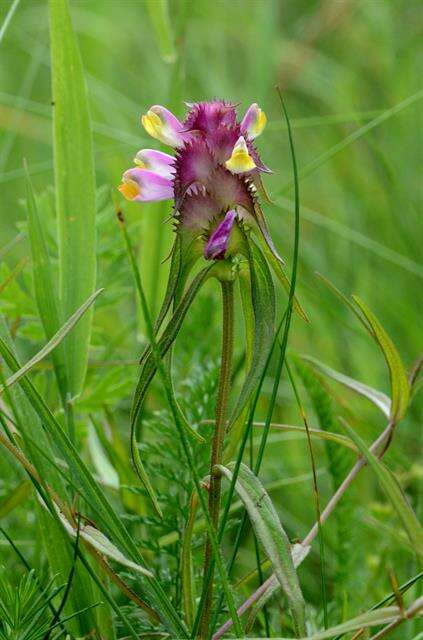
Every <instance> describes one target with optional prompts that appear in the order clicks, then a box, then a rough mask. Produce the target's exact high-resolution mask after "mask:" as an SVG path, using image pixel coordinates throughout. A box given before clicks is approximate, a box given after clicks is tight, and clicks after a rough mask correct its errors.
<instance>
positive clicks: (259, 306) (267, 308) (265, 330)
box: [228, 235, 275, 430]
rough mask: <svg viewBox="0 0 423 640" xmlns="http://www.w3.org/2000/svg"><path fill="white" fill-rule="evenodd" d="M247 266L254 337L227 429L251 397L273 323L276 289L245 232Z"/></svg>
mask: <svg viewBox="0 0 423 640" xmlns="http://www.w3.org/2000/svg"><path fill="white" fill-rule="evenodd" d="M244 239H245V246H246V252H247V258H248V263H249V268H250V279H251V297H252V304H253V313H254V340H253V353H252V357H251V366H250V368H249V370H248V372H247V375H246V378H245V381H244V384H243V386H242V388H241V391H240V394H239V396H238V399H237V401H236V403H235V406H234V408H233V410H232V413H231V415H230V418H229V421H228V430H229V429H230V428H231V427H232V425H233V424H234V423H235V421H236V420H237V418H238V416H239V415H240V414H241V412H242V410H243V409H244V407H245V406H246V404H247V402H248V401H249V399H250V398H251V394H252V393H253V391H254V389H255V387H256V385H257V383H258V381H259V380H260V377H261V374H262V371H263V368H264V366H265V364H266V361H267V357H268V354H269V352H270V349H271V348H272V343H273V333H274V324H275V290H274V286H273V280H272V276H271V273H270V271H269V267H268V266H267V262H266V260H265V258H264V256H263V254H262V252H261V250H260V249H259V248H258V246H257V245H256V244H255V243H254V242H253V241H252V240H251V239H250V238H247V236H245V235H244Z"/></svg>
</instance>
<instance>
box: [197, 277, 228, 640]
mask: <svg viewBox="0 0 423 640" xmlns="http://www.w3.org/2000/svg"><path fill="white" fill-rule="evenodd" d="M221 288H222V325H223V326H222V359H221V364H220V375H219V389H218V395H217V402H216V422H215V430H214V434H213V441H212V450H211V456H210V491H209V514H210V520H211V523H212V525H213V528H214V530H215V531H217V527H218V524H219V511H220V496H221V484H222V478H221V476H220V475H216V474H215V473H214V467H215V465H217V464H222V458H223V441H224V438H225V427H226V416H227V409H228V400H229V392H230V386H231V369H232V355H233V340H234V290H233V283H232V282H222V283H221ZM212 564H214V563H212V546H211V540H210V537H207V540H206V547H205V552H204V571H203V575H204V577H205V578H206V576H207V577H208V573H209V569H210V568H211V565H212ZM203 587H205V589H206V590H207V591H206V594H205V601H204V608H203V611H202V612H201V620H200V628H199V637H200V638H204V639H206V638H207V637H208V629H209V625H210V617H211V609H212V601H213V569H212V571H211V576H210V579H209V580H208V585H207V584H206V582H204V583H203Z"/></svg>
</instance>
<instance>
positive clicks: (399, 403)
mask: <svg viewBox="0 0 423 640" xmlns="http://www.w3.org/2000/svg"><path fill="white" fill-rule="evenodd" d="M352 298H353V300H354V302H355V303H356V304H357V306H358V307H359V308H360V309H361V311H362V313H363V315H364V316H365V318H366V320H367V322H368V323H369V325H370V326H371V328H372V330H373V335H374V338H375V340H376V342H377V343H378V345H379V347H380V348H381V350H382V353H383V355H384V357H385V360H386V364H387V365H388V369H389V375H390V379H391V397H392V406H391V413H390V418H391V420H392V421H395V422H398V420H401V418H403V417H404V415H405V413H406V411H407V407H408V401H409V399H410V387H409V384H408V380H407V374H406V373H405V369H404V365H403V364H402V361H401V358H400V356H399V353H398V351H397V350H396V348H395V345H394V343H393V342H392V340H391V338H390V337H389V336H388V334H387V333H386V331H385V329H384V328H383V327H382V325H381V324H380V322H379V320H378V319H377V318H376V316H375V315H374V313H373V312H372V311H370V309H369V308H368V306H367V305H366V304H365V303H364V302H363V301H362V300H360V298H359V297H358V296H352Z"/></svg>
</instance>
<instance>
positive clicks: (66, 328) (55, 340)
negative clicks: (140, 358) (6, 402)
mask: <svg viewBox="0 0 423 640" xmlns="http://www.w3.org/2000/svg"><path fill="white" fill-rule="evenodd" d="M103 291H104V289H99V290H98V291H96V292H95V293H93V294H92V296H90V297H89V298H88V300H86V301H85V302H84V304H83V305H81V306H80V307H79V309H78V310H77V311H75V313H74V314H73V315H72V316H71V317H70V318H69V320H67V322H65V324H64V325H63V327H62V328H61V329H59V331H57V333H56V334H55V335H54V336H53V337H52V338H51V340H49V341H48V342H47V344H46V345H44V347H43V348H42V349H40V351H38V353H37V354H35V356H34V357H33V358H31V360H28V362H27V363H26V364H24V365H23V367H21V368H20V369H19V371H16V372H15V373H14V374H13V375H11V376H10V377H9V378H8V379H7V380H6V382H5V383H4V385H2V386H0V395H1V394H2V393H3V392H4V391H5V389H7V388H8V387H11V386H12V385H13V384H15V382H17V381H18V380H19V379H20V378H22V376H24V375H25V374H27V373H28V372H29V371H31V369H32V368H33V367H34V366H35V365H36V364H38V363H39V362H41V360H43V359H44V358H45V357H46V356H48V354H49V353H50V352H51V351H53V349H55V348H56V347H57V346H58V345H59V344H60V343H61V342H62V340H63V339H64V338H65V337H66V336H67V335H68V333H69V332H70V331H72V329H73V328H74V326H75V325H76V324H77V322H78V321H79V320H80V318H82V316H83V315H84V313H85V312H86V311H87V309H89V308H90V307H91V305H92V304H93V302H94V301H95V300H96V299H97V298H98V296H99V295H100V293H102V292H103Z"/></svg>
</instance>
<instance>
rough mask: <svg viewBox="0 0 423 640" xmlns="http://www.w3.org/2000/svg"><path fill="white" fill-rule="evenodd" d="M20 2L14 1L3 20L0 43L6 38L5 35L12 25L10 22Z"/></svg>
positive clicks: (0, 29)
mask: <svg viewBox="0 0 423 640" xmlns="http://www.w3.org/2000/svg"><path fill="white" fill-rule="evenodd" d="M19 2H20V0H13V2H12V4H11V5H10V8H9V11H8V12H7V14H6V17H5V19H4V20H3V24H2V25H1V27H0V42H1V41H2V40H3V38H4V34H5V33H6V31H7V28H8V26H9V24H10V21H11V20H12V18H13V14H14V13H15V11H16V9H17V8H18V5H19Z"/></svg>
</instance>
